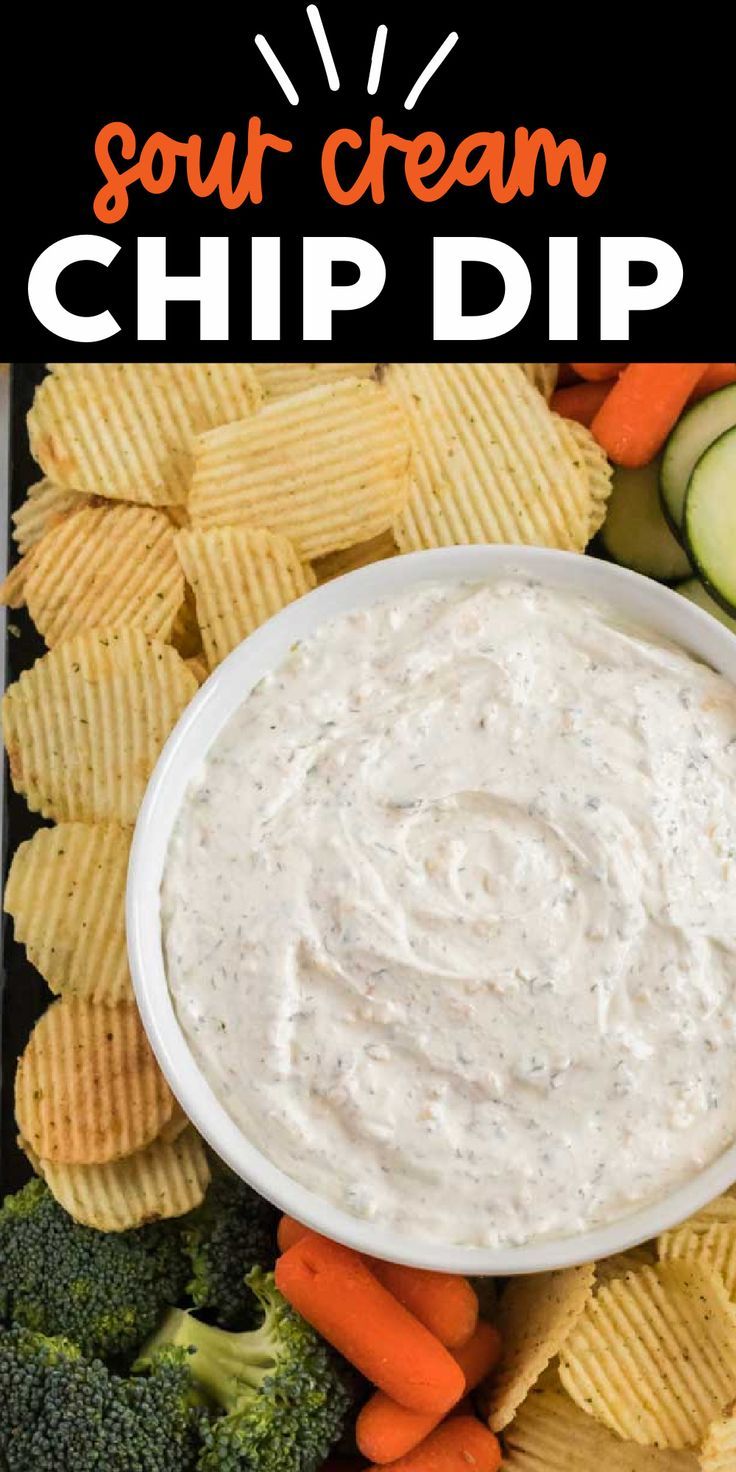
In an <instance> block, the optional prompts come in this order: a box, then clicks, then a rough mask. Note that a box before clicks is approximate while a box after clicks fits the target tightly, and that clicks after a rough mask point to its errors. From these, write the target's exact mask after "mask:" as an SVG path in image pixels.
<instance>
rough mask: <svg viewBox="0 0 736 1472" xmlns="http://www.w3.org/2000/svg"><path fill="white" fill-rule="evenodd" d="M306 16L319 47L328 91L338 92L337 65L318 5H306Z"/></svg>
mask: <svg viewBox="0 0 736 1472" xmlns="http://www.w3.org/2000/svg"><path fill="white" fill-rule="evenodd" d="M307 16H308V18H309V24H310V26H311V27H312V30H313V31H314V39H315V41H316V42H317V45H318V47H319V54H320V56H321V57H322V65H323V67H324V69H325V73H326V76H327V81H328V83H329V86H330V91H331V92H339V91H340V78H339V77H338V75H337V67H336V66H335V62H334V58H333V55H332V52H331V51H330V43H329V41H328V40H327V32H326V31H325V28H324V23H323V20H322V16H321V15H320V13H319V7H318V6H317V5H308V6H307Z"/></svg>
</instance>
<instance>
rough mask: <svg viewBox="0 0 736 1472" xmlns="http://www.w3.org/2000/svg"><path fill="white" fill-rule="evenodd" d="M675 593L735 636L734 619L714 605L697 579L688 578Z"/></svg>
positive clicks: (735, 621)
mask: <svg viewBox="0 0 736 1472" xmlns="http://www.w3.org/2000/svg"><path fill="white" fill-rule="evenodd" d="M677 591H678V593H681V594H682V596H683V598H689V599H690V602H691V603H697V605H698V608H704V609H705V612H706V613H709V614H711V616H712V617H713V618H717V619H718V622H719V624H725V626H726V628H727V629H730V630H731V632H732V633H733V634H736V618H732V617H731V615H730V613H726V611H725V609H723V608H721V606H720V604H719V603H716V601H715V598H711V596H710V593H706V591H705V588H704V587H703V584H702V583H700V582H698V579H697V578H688V581H687V582H686V583H680V586H679V588H678V589H677Z"/></svg>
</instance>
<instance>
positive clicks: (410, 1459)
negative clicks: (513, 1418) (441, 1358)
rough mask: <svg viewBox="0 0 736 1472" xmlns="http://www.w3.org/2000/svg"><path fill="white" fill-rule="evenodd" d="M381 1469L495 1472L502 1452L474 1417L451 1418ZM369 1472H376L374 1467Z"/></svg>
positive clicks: (392, 1471)
mask: <svg viewBox="0 0 736 1472" xmlns="http://www.w3.org/2000/svg"><path fill="white" fill-rule="evenodd" d="M383 1465H384V1466H386V1465H388V1467H389V1468H390V1472H471V1469H472V1472H498V1468H499V1467H500V1465H501V1448H500V1446H499V1444H498V1442H497V1441H496V1438H495V1436H494V1435H493V1432H492V1431H489V1430H488V1428H487V1427H486V1426H484V1425H483V1424H482V1422H480V1421H477V1420H476V1418H475V1416H453V1417H452V1418H451V1419H450V1420H449V1421H443V1422H442V1425H441V1426H437V1427H436V1429H435V1430H434V1431H432V1432H431V1433H430V1435H429V1436H428V1437H427V1438H426V1440H425V1441H422V1442H420V1444H419V1446H417V1447H415V1448H414V1450H413V1451H411V1452H407V1453H406V1456H403V1457H399V1458H398V1460H397V1461H394V1462H390V1463H388V1464H386V1463H384V1464H383ZM368 1472H377V1468H376V1466H373V1467H370V1468H369V1469H368Z"/></svg>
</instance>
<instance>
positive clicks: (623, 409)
mask: <svg viewBox="0 0 736 1472" xmlns="http://www.w3.org/2000/svg"><path fill="white" fill-rule="evenodd" d="M707 367H708V364H707V363H629V366H628V368H625V369H624V371H623V373H622V374H621V377H620V378H619V379H618V382H617V383H615V384H614V385H613V388H612V389H611V392H610V394H609V395H608V397H607V398H606V400H605V402H604V403H603V404H602V405H601V407H600V409H599V410H598V413H597V414H596V416H595V419H594V420H593V423H592V424H591V429H592V431H593V434H594V435H595V437H596V439H597V441H598V443H599V445H602V447H603V449H604V450H605V451H606V454H607V455H609V456H610V458H611V459H612V460H613V461H614V463H615V464H616V465H627V466H630V467H632V468H634V467H636V466H638V465H648V464H649V462H650V460H653V459H654V456H655V455H656V454H657V452H658V451H659V450H661V448H662V446H663V444H664V442H665V440H666V438H667V436H668V434H669V432H670V430H671V429H672V426H673V424H674V423H675V421H676V420H677V419H679V417H680V415H681V413H682V411H683V409H684V407H685V405H686V403H687V401H688V399H689V397H690V395H691V393H692V391H693V389H694V388H695V385H696V383H698V381H699V380H700V379H701V378H702V377H703V374H704V373H705V370H706V368H707Z"/></svg>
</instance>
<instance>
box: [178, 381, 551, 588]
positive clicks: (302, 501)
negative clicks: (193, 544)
mask: <svg viewBox="0 0 736 1472" xmlns="http://www.w3.org/2000/svg"><path fill="white" fill-rule="evenodd" d="M530 392H531V390H530ZM537 397H538V395H537ZM410 449H411V446H410V441H409V430H408V425H407V422H406V416H405V414H404V413H403V411H402V409H401V407H400V406H399V405H398V404H397V403H395V401H394V400H393V399H392V398H391V396H390V395H389V394H387V393H386V391H385V389H384V388H382V387H381V386H380V385H379V384H377V383H375V382H374V381H373V380H372V379H362V380H359V379H344V380H343V381H342V382H340V383H337V384H329V385H325V386H323V387H320V388H313V389H309V390H308V391H307V392H306V393H302V394H295V395H293V396H292V397H290V398H284V399H276V400H274V401H273V402H271V403H268V404H267V405H266V407H265V408H264V409H262V410H260V412H259V413H258V414H254V415H253V416H252V417H251V418H250V419H244V420H243V421H242V422H241V423H240V424H231V425H227V426H225V428H223V429H218V430H213V431H211V432H210V433H209V434H203V435H201V436H200V438H199V439H198V441H197V443H196V446H195V464H194V476H193V479H192V488H191V493H190V498H189V512H190V515H191V519H192V525H193V526H195V527H202V528H207V527H213V526H249V527H265V528H267V529H268V530H269V531H272V532H280V533H281V534H282V535H283V536H286V537H289V539H290V540H291V541H292V542H293V543H294V545H295V547H296V549H297V552H298V554H299V556H300V557H301V558H302V559H303V560H304V561H309V560H310V559H312V558H314V557H320V556H322V555H323V554H324V553H326V552H335V551H337V550H338V549H339V548H340V547H350V546H353V544H354V543H357V542H364V541H368V540H369V539H370V538H371V537H375V536H378V534H379V532H383V531H386V530H387V528H388V527H389V526H390V525H391V523H392V521H393V520H394V519H395V518H396V516H398V514H399V512H400V510H401V508H402V506H403V505H404V502H405V500H406V497H407V494H408V490H409V456H410Z"/></svg>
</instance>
